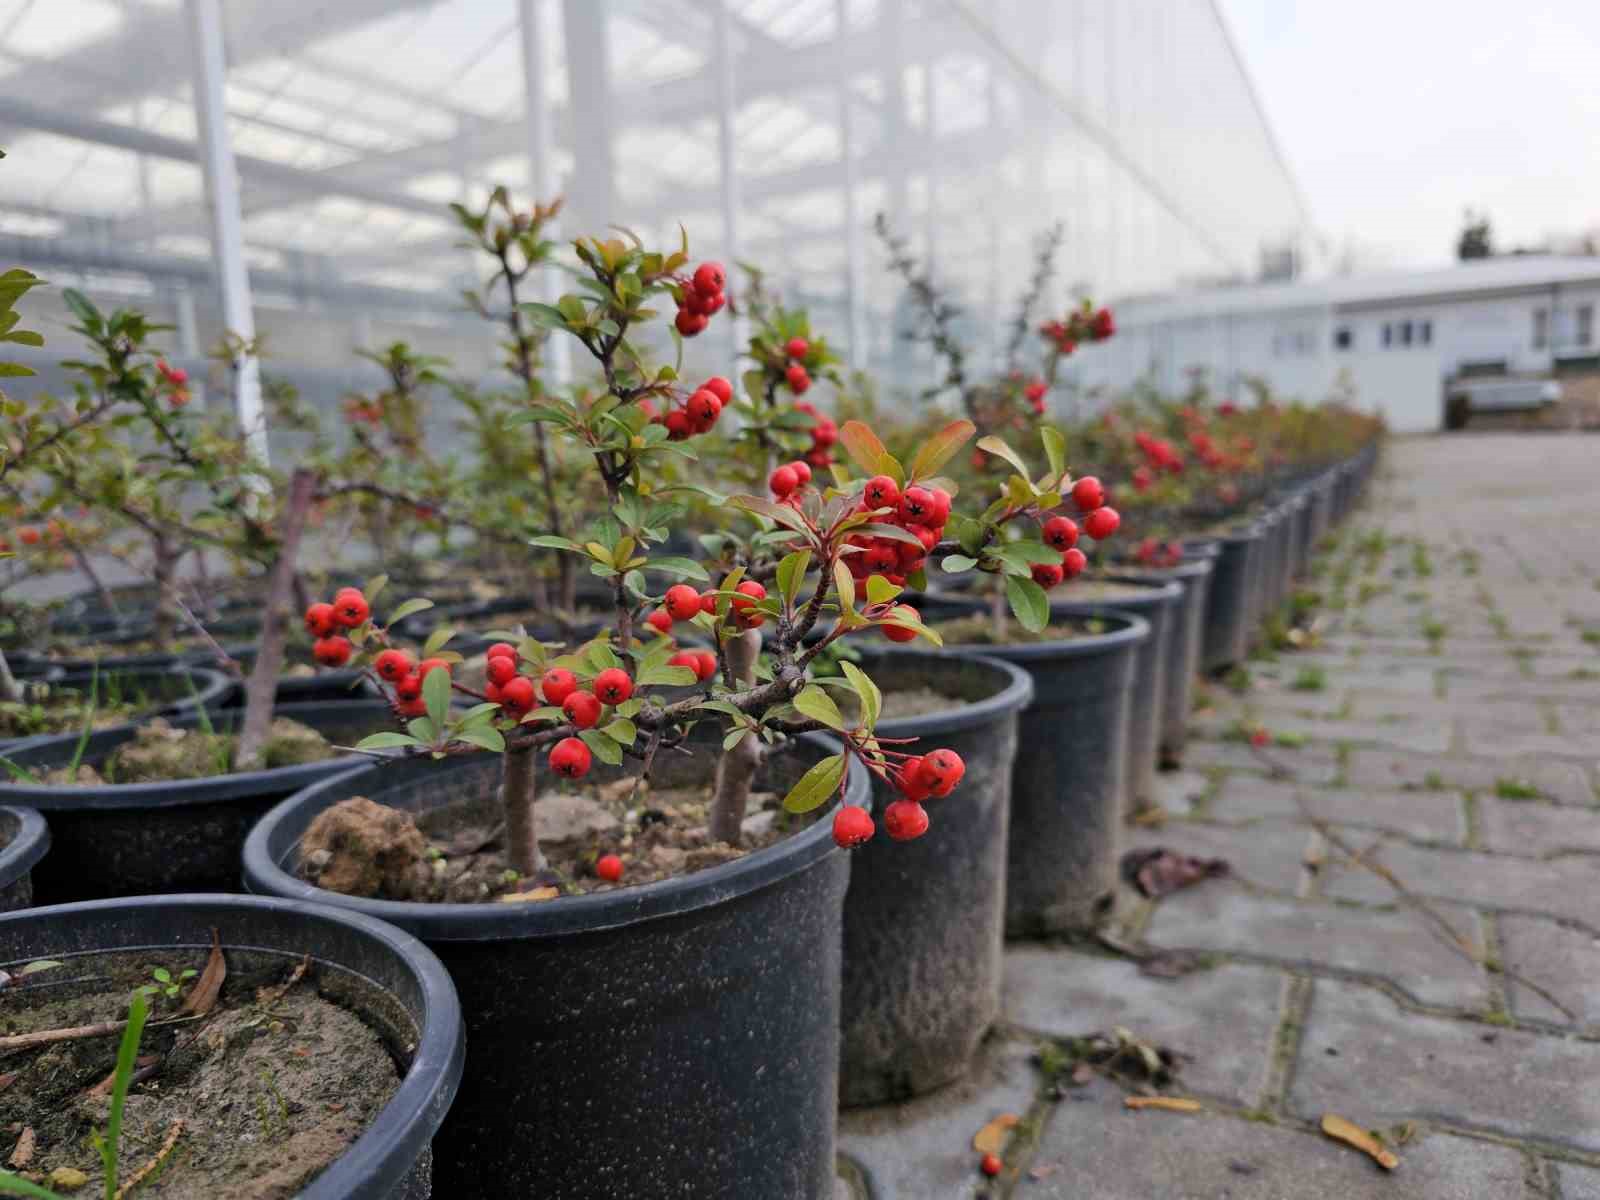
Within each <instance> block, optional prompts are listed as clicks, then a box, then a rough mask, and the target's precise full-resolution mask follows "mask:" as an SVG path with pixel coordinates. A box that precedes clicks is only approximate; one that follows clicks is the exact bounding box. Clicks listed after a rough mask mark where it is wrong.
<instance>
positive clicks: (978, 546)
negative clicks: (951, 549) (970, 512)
mask: <svg viewBox="0 0 1600 1200" xmlns="http://www.w3.org/2000/svg"><path fill="white" fill-rule="evenodd" d="M944 528H945V532H946V533H948V534H949V535H950V536H951V537H953V538H955V540H956V542H957V543H958V544H959V545H960V546H961V548H962V549H963V550H965V551H966V552H967V553H968V554H971V555H977V554H978V553H979V552H980V551H981V550H982V549H983V525H982V524H981V523H979V522H977V521H974V520H973V519H972V518H971V517H966V516H962V515H961V514H960V513H951V514H950V520H949V521H948V522H946V524H945V527H944Z"/></svg>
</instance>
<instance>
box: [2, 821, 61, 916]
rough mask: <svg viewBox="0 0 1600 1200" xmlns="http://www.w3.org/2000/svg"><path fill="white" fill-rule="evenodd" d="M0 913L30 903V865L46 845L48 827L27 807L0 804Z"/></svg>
mask: <svg viewBox="0 0 1600 1200" xmlns="http://www.w3.org/2000/svg"><path fill="white" fill-rule="evenodd" d="M0 839H3V842H4V848H0V913H6V912H13V911H15V910H16V909H19V908H27V907H28V906H29V905H31V904H32V903H33V868H34V867H35V866H36V865H37V864H38V862H39V860H40V859H42V858H43V857H44V856H45V852H46V851H47V850H49V849H50V828H49V826H47V825H46V824H45V823H44V818H43V817H41V816H40V815H39V814H38V813H37V812H35V811H34V810H33V809H31V808H0Z"/></svg>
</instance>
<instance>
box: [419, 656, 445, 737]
mask: <svg viewBox="0 0 1600 1200" xmlns="http://www.w3.org/2000/svg"><path fill="white" fill-rule="evenodd" d="M422 702H423V703H424V704H426V705H427V706H428V717H429V719H430V720H432V721H433V723H434V726H435V727H436V728H438V729H443V728H444V727H445V724H446V723H447V722H448V721H449V720H450V672H449V671H447V670H445V669H444V668H443V667H435V668H434V669H433V670H431V671H429V672H428V673H427V674H426V675H424V676H423V677H422Z"/></svg>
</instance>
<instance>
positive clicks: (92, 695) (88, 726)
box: [71, 660, 100, 779]
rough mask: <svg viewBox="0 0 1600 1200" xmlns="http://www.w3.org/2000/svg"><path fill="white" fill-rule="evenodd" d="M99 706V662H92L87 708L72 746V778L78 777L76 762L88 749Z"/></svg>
mask: <svg viewBox="0 0 1600 1200" xmlns="http://www.w3.org/2000/svg"><path fill="white" fill-rule="evenodd" d="M99 706H100V663H99V662H98V660H97V661H96V662H95V664H94V674H92V675H90V676H89V708H88V711H86V712H85V713H84V714H83V732H82V733H80V734H79V735H78V744H77V745H76V746H74V747H73V748H72V766H71V772H72V778H74V779H76V778H77V777H78V764H79V763H81V762H83V752H84V751H85V750H86V749H88V746H89V735H90V734H91V733H93V732H94V714H95V710H96V709H97V708H98V707H99Z"/></svg>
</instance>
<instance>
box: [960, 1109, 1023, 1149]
mask: <svg viewBox="0 0 1600 1200" xmlns="http://www.w3.org/2000/svg"><path fill="white" fill-rule="evenodd" d="M1021 1120H1022V1118H1021V1117H1019V1116H1017V1114H1016V1113H1001V1114H1000V1115H999V1116H998V1117H996V1118H995V1119H994V1120H992V1121H990V1122H989V1123H988V1124H987V1125H985V1126H984V1127H983V1128H982V1129H980V1130H978V1132H977V1133H976V1134H975V1135H974V1136H973V1139H972V1148H973V1149H974V1150H976V1151H977V1152H978V1153H979V1154H999V1153H1000V1152H1001V1151H1003V1150H1004V1149H1005V1148H1006V1135H1007V1134H1009V1133H1010V1132H1011V1131H1012V1130H1013V1129H1014V1128H1016V1126H1017V1122H1019V1121H1021Z"/></svg>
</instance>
